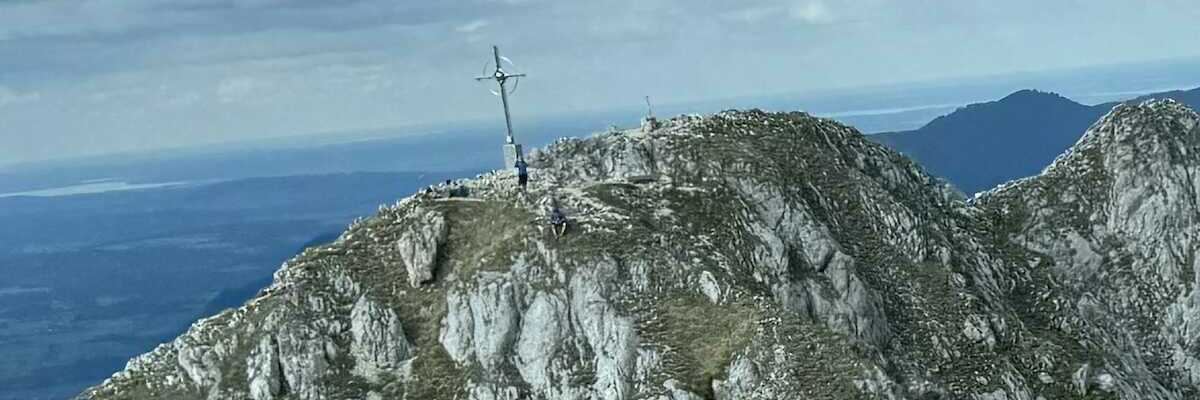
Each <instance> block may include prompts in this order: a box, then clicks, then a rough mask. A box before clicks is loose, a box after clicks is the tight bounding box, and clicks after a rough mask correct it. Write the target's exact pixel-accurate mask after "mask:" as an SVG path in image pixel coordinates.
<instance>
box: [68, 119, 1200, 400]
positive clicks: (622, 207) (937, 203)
mask: <svg viewBox="0 0 1200 400" xmlns="http://www.w3.org/2000/svg"><path fill="white" fill-rule="evenodd" d="M1142 121H1148V120H1147V119H1143V120H1142ZM1193 154H1195V153H1193ZM530 160H531V162H530V164H531V184H530V186H529V188H528V189H526V190H520V189H518V188H516V185H515V177H514V176H513V173H512V172H511V171H495V172H491V173H487V174H483V175H480V176H478V177H476V178H474V179H467V180H461V181H456V182H452V183H451V184H449V185H444V186H438V187H433V188H429V189H428V190H424V191H422V192H421V193H418V194H417V195H414V196H411V197H408V198H406V199H404V200H401V201H400V202H398V203H396V204H394V205H390V206H386V207H383V208H381V209H380V212H379V213H378V214H377V215H375V216H373V217H370V218H366V219H363V220H360V221H357V222H355V223H354V224H352V225H351V226H350V227H349V228H348V229H347V230H346V232H345V233H343V234H342V235H341V237H340V238H339V239H338V240H337V241H335V242H333V243H331V244H328V245H325V246H321V247H316V248H310V249H307V250H305V251H304V252H303V253H302V254H300V255H298V256H296V257H295V258H293V259H292V260H289V261H288V262H287V263H286V264H285V265H284V266H283V267H282V268H281V269H280V270H279V271H278V272H277V273H276V276H275V278H276V279H275V282H273V283H272V284H271V286H270V287H269V288H267V289H265V290H264V291H262V292H260V293H259V295H258V296H256V298H254V299H252V300H250V301H249V302H248V303H247V304H246V305H244V306H242V307H240V308H238V309H236V310H229V311H226V312H223V313H221V314H219V315H217V316H214V317H212V318H208V319H205V320H201V321H199V322H197V323H196V324H195V325H193V327H192V328H191V329H189V330H188V331H187V332H186V333H184V334H183V335H181V336H180V337H179V338H177V339H176V340H174V341H172V342H170V343H167V344H164V345H162V346H160V347H159V348H157V349H155V350H154V351H153V352H151V353H148V354H146V355H143V356H141V357H139V358H137V359H135V360H133V361H131V362H130V363H129V364H128V367H127V368H126V370H125V371H122V372H120V373H118V374H116V375H114V376H113V377H112V378H111V379H109V380H108V381H105V382H104V383H102V384H101V385H99V386H97V387H95V388H92V389H90V390H89V391H88V392H86V393H84V395H83V397H84V398H90V399H97V400H99V399H120V398H138V399H152V398H172V399H203V398H251V399H255V400H275V399H285V398H286V399H306V400H307V399H322V398H396V399H458V398H465V399H476V400H484V399H487V400H515V399H522V398H543V399H550V400H560V399H561V400H565V399H581V398H588V399H605V400H625V399H635V398H649V399H663V400H666V399H671V400H696V399H701V398H715V399H742V398H760V399H776V398H792V397H795V396H796V395H797V394H803V395H804V396H807V397H812V398H897V399H905V398H935V397H936V398H979V399H1002V398H1038V397H1045V398H1065V399H1070V398H1085V397H1086V396H1093V397H1094V396H1095V395H1100V396H1103V395H1106V394H1108V395H1116V396H1119V397H1122V398H1131V399H1133V398H1162V399H1175V398H1188V396H1190V395H1192V394H1195V393H1196V392H1195V390H1194V389H1192V388H1191V387H1190V386H1186V385H1188V383H1186V382H1188V381H1185V380H1183V378H1176V376H1177V375H1174V374H1176V373H1178V374H1184V373H1187V371H1191V370H1195V368H1194V367H1196V366H1200V360H1193V359H1192V358H1188V356H1187V353H1186V349H1192V348H1195V346H1200V344H1198V343H1193V342H1196V341H1197V340H1200V339H1194V338H1190V337H1180V335H1179V334H1177V333H1173V332H1190V331H1194V329H1192V328H1190V325H1187V324H1191V323H1193V322H1194V321H1192V320H1191V319H1187V318H1181V320H1182V321H1183V322H1176V321H1175V320H1171V319H1169V318H1172V317H1170V316H1169V315H1176V314H1169V315H1168V314H1166V313H1165V311H1164V312H1163V314H1154V313H1151V312H1149V311H1144V310H1141V309H1133V308H1130V307H1134V306H1135V305H1142V303H1135V301H1141V299H1152V300H1153V301H1154V302H1153V303H1147V304H1152V305H1154V306H1155V307H1158V306H1163V307H1166V306H1168V305H1172V304H1173V305H1174V306H1176V307H1192V306H1190V305H1188V304H1191V303H1186V302H1181V303H1179V304H1174V303H1170V301H1174V299H1175V297H1171V295H1173V294H1174V292H1172V291H1169V290H1165V289H1161V288H1163V287H1176V286H1172V285H1167V284H1161V285H1151V284H1150V283H1155V282H1143V281H1136V282H1133V283H1138V284H1141V286H1131V287H1138V288H1146V291H1145V292H1138V293H1135V294H1136V296H1134V295H1130V294H1129V293H1110V292H1107V291H1105V292H1103V294H1104V295H1105V297H1095V296H1093V295H1092V293H1090V292H1088V291H1087V289H1088V288H1087V287H1074V286H1072V287H1069V288H1065V289H1064V288H1063V287H1061V285H1060V284H1059V282H1061V281H1063V280H1064V279H1067V280H1069V281H1070V282H1086V281H1088V279H1089V278H1091V276H1089V275H1085V274H1082V273H1080V272H1078V270H1079V269H1084V268H1085V267H1086V268H1093V266H1092V264H1084V266H1082V267H1078V268H1076V269H1071V267H1070V266H1073V265H1075V264H1072V263H1073V262H1074V261H1072V260H1075V259H1079V260H1083V261H1081V262H1086V263H1091V262H1093V261H1092V260H1098V259H1101V258H1099V256H1093V254H1098V253H1099V251H1098V250H1097V251H1092V252H1087V251H1085V250H1086V249H1091V247H1081V246H1083V245H1080V243H1082V242H1081V241H1084V239H1081V238H1086V239H1091V238H1092V236H1080V235H1076V236H1070V235H1068V236H1061V235H1056V234H1053V233H1056V232H1044V233H1039V234H1038V235H1036V236H1026V235H1024V232H1027V231H1037V228H1038V227H1042V226H1045V225H1044V224H1042V223H1041V220H1037V222H1038V224H1032V223H1031V222H1030V220H1028V219H1023V216H1027V215H1037V214H1036V213H1027V212H1016V211H1013V210H1017V209H1018V207H1020V206H1022V205H1027V204H1032V203H1029V202H1021V201H1014V202H1012V203H1010V204H1009V203H1006V205H1005V206H1003V207H1000V206H998V205H999V203H1000V202H999V200H1000V197H989V198H988V200H989V201H983V202H979V203H977V204H966V203H964V202H962V201H960V200H959V199H958V198H957V197H955V196H953V195H952V194H950V193H949V192H948V191H947V190H945V187H944V186H943V185H941V184H940V183H939V182H938V181H937V180H935V179H933V178H931V177H929V176H928V175H926V174H925V173H923V172H922V171H921V170H920V168H918V167H917V166H916V165H915V164H914V163H912V162H911V161H910V160H908V159H906V158H904V157H901V156H899V155H897V154H896V153H894V152H892V151H889V150H887V149H886V148H884V147H882V146H880V145H877V144H874V143H871V142H869V141H867V140H865V139H864V137H863V136H862V135H860V134H859V133H858V132H857V131H855V130H854V129H852V128H849V127H846V126H843V125H840V124H838V123H836V122H833V121H830V120H826V119H819V118H814V117H811V116H809V115H807V114H804V113H798V112H797V113H768V112H762V111H757V110H751V111H727V112H722V113H718V114H715V115H711V116H705V117H700V116H683V117H676V118H673V119H670V120H668V121H666V122H665V123H664V124H663V125H662V127H661V128H659V129H655V130H650V131H643V130H625V131H620V130H614V131H610V132H605V133H600V134H597V135H594V136H592V137H588V138H574V139H563V140H560V141H557V142H555V143H553V144H551V145H550V146H547V147H545V148H543V149H539V150H537V151H535V152H533V153H532V154H531V155H530ZM1192 165H1193V166H1194V163H1192ZM1191 176H1200V174H1194V175H1191ZM1157 179H1159V175H1152V178H1151V181H1148V182H1147V183H1146V185H1145V187H1154V184H1156V183H1159V182H1160V181H1158V180H1157ZM1039 182H1040V181H1039ZM1018 189H1019V190H1018ZM1038 190H1040V189H1039V188H1034V187H1031V186H1027V185H1022V186H1017V187H1014V190H1013V191H1011V192H1009V193H1010V194H1012V197H1013V198H1016V199H1021V200H1028V199H1031V198H1035V196H1034V194H1036V193H1040V192H1038ZM1131 193H1132V192H1131ZM1160 195H1161V196H1164V197H1163V199H1165V200H1164V201H1163V202H1160V201H1158V200H1155V201H1150V202H1142V203H1138V204H1140V205H1141V206H1142V208H1141V209H1142V210H1144V214H1143V215H1148V216H1152V215H1155V214H1153V213H1154V212H1155V210H1162V209H1164V208H1162V207H1164V206H1163V204H1177V203H1182V201H1179V199H1181V198H1183V197H1182V196H1183V194H1181V193H1179V192H1163V193H1160ZM1076 197H1077V198H1079V197H1082V196H1076ZM1059 198H1065V196H1064V197H1056V199H1059ZM991 200H996V201H991ZM555 207H556V208H559V209H560V210H561V211H563V212H564V213H565V214H566V216H567V218H568V220H569V223H568V226H567V231H566V233H565V234H562V235H558V234H556V232H555V231H554V230H553V229H551V228H550V227H548V226H547V223H546V214H547V210H548V209H550V208H555ZM1053 209H1054V210H1058V209H1062V210H1069V209H1070V208H1067V207H1062V208H1053ZM1049 221H1050V222H1060V220H1058V219H1053V220H1049ZM1160 227H1161V228H1162V229H1160V231H1158V232H1165V233H1162V234H1161V235H1160V234H1159V233H1155V234H1150V233H1139V235H1140V236H1134V237H1123V238H1118V239H1113V238H1106V239H1108V240H1116V242H1115V243H1122V244H1129V246H1130V248H1134V247H1136V246H1135V245H1140V244H1147V245H1158V244H1161V243H1167V242H1166V241H1164V240H1162V238H1164V237H1166V236H1162V235H1167V234H1170V235H1175V236H1172V237H1185V238H1186V236H1180V234H1181V232H1195V230H1190V231H1189V230H1187V229H1191V228H1192V227H1191V226H1179V227H1176V226H1167V225H1160ZM1143 239H1144V241H1143ZM1104 243H1106V245H1108V246H1110V247H1109V248H1113V247H1112V246H1114V245H1113V243H1109V242H1104ZM1170 243H1172V244H1171V246H1191V245H1192V244H1193V243H1192V242H1184V241H1176V242H1170ZM1073 246H1074V247H1073ZM1087 246H1092V244H1091V243H1090V242H1089V244H1088V245H1087ZM1097 246H1099V245H1098V244H1097ZM1096 248H1097V249H1101V247H1096ZM1046 249H1074V250H1076V251H1074V252H1068V251H1057V250H1056V251H1046ZM1182 249H1186V247H1169V248H1163V251H1162V252H1160V253H1156V254H1159V256H1158V257H1157V258H1154V261H1155V262H1156V264H1154V265H1157V266H1160V267H1161V268H1164V269H1166V270H1170V271H1177V272H1178V273H1175V274H1174V275H1170V277H1171V279H1181V278H1180V277H1181V276H1182V275H1183V274H1182V272H1181V271H1184V270H1185V269H1184V268H1182V267H1181V265H1182V264H1183V263H1184V262H1186V261H1187V258H1186V257H1183V256H1177V255H1180V254H1185V253H1184V252H1183V250H1182ZM1193 249H1194V247H1193ZM1167 250H1170V251H1167ZM1172 255H1176V256H1174V257H1175V258H1171V257H1173V256H1172ZM1122 260H1125V259H1121V258H1118V259H1116V260H1115V261H1111V263H1120V262H1126V261H1122ZM1052 265H1063V266H1064V267H1063V268H1062V271H1061V272H1060V271H1059V270H1058V269H1055V268H1053V267H1049V266H1052ZM1119 267H1120V265H1116V266H1111V267H1107V268H1108V270H1104V271H1106V272H1108V271H1110V270H1111V271H1120V270H1121V269H1120V268H1119ZM1136 267H1138V268H1147V267H1146V266H1145V265H1142V264H1138V265H1136ZM1095 268H1101V269H1103V268H1105V264H1101V266H1099V267H1095ZM1108 273H1111V274H1116V272H1108ZM1058 274H1061V276H1060V275H1058ZM1172 282H1174V281H1172ZM1122 283H1124V282H1122ZM1114 287H1115V286H1114ZM1106 288H1107V286H1106ZM1106 290H1107V289H1106ZM1197 296H1200V294H1197ZM1097 299H1099V300H1097ZM1160 299H1168V300H1164V301H1167V303H1160V302H1158V301H1159V300H1160ZM1097 301H1109V302H1117V303H1118V304H1117V305H1116V306H1121V307H1126V308H1122V311H1124V312H1134V311H1136V312H1139V313H1140V314H1136V315H1138V316H1139V318H1143V319H1145V323H1144V324H1137V325H1133V326H1131V325H1129V324H1126V325H1122V324H1120V323H1117V322H1119V321H1117V322H1114V321H1112V320H1111V319H1110V318H1108V317H1109V316H1110V315H1109V314H1105V312H1106V311H1105V310H1107V309H1105V308H1102V307H1097V306H1096V305H1095V304H1096V302H1097ZM1120 302H1125V303H1120ZM1154 310H1165V308H1163V309H1160V308H1155V309H1154ZM1180 312H1181V313H1183V314H1182V315H1200V310H1191V309H1190V308H1188V309H1186V310H1183V311H1180ZM1193 319H1196V318H1193ZM1139 321H1141V320H1139ZM1164 321H1168V322H1164ZM1194 323H1195V324H1197V325H1198V326H1200V322H1194ZM1158 324H1167V325H1169V326H1171V327H1172V330H1171V331H1170V332H1165V333H1164V332H1157V331H1147V330H1146V329H1143V328H1142V327H1143V326H1150V327H1154V326H1159V325H1158ZM1092 327H1096V328H1095V329H1093V328H1092ZM1096 329H1112V330H1114V332H1112V333H1105V332H1104V331H1103V330H1100V331H1097V330H1096ZM1097 335H1099V336H1097ZM1145 335H1159V336H1155V337H1156V338H1159V337H1161V338H1164V339H1171V340H1176V341H1155V340H1148V341H1145V343H1142V342H1137V343H1127V342H1128V341H1130V340H1131V338H1140V337H1145ZM1171 335H1174V336H1171ZM1096 338H1099V339H1096ZM1189 340H1190V341H1191V342H1189ZM1177 342H1178V343H1182V346H1183V347H1182V348H1181V350H1179V352H1181V353H1180V354H1183V355H1184V356H1183V357H1182V358H1178V360H1182V361H1181V362H1183V363H1184V364H1180V365H1172V364H1163V362H1158V361H1156V360H1158V359H1157V358H1155V357H1152V356H1155V355H1159V354H1164V352H1167V353H1171V354H1175V353H1174V352H1175V350H1173V349H1168V348H1166V347H1165V346H1167V345H1168V344H1173V343H1177ZM1110 343H1118V344H1120V346H1114V345H1110ZM1131 353H1132V354H1133V355H1132V356H1131V355H1130V354H1131ZM1145 360H1150V361H1145ZM1168 360H1171V359H1168ZM1156 362H1157V363H1156ZM1164 362H1165V361H1164ZM1192 362H1194V363H1195V364H1188V363H1192ZM1164 371H1166V372H1164ZM1143 396H1145V397H1143Z"/></svg>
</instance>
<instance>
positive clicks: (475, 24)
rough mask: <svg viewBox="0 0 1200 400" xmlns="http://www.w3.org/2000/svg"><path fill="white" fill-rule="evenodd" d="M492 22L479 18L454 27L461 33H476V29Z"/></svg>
mask: <svg viewBox="0 0 1200 400" xmlns="http://www.w3.org/2000/svg"><path fill="white" fill-rule="evenodd" d="M490 24H491V23H490V22H488V21H486V20H482V19H477V20H474V21H471V22H468V23H465V24H462V25H459V26H456V27H454V30H455V31H456V32H461V33H474V32H475V31H478V30H480V29H483V28H485V27H487V26H488V25H490Z"/></svg>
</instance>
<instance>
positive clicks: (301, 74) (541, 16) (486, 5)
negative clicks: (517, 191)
mask: <svg viewBox="0 0 1200 400" xmlns="http://www.w3.org/2000/svg"><path fill="white" fill-rule="evenodd" d="M1047 3H1051V4H1047ZM1198 9H1200V8H1197V7H1195V6H1194V5H1193V4H1191V2H1190V1H1184V0H1160V1H1156V2H1153V3H1146V2H1140V1H1133V0H1125V1H1116V0H1097V1H1081V0H1063V1H1055V2H1044V1H1033V0H1014V1H1006V2H995V1H983V0H965V1H955V2H944V1H933V0H916V1H908V0H905V1H901V0H891V1H888V0H859V1H848V0H788V1H776V0H761V1H744V2H727V1H720V0H691V1H685V0H613V1H603V2H595V1H590V2H587V1H539V0H508V1H505V0H467V1H454V2H450V1H445V2H396V1H391V0H323V1H296V0H176V1H161V0H21V1H0V164H4V163H6V162H12V161H22V160H30V159H40V158H49V157H63V156H71V155H78V154H84V153H102V152H111V151H121V150H133V149H149V148H155V147H161V146H176V145H186V144H193V143H203V142H215V141H228V140H239V139H253V138H259V137H265V136H279V135H292V134H305V133H313V132H321V131H339V130H350V129H368V128H379V127H391V126H402V125H411V124H421V123H432V122H444V121H456V120H467V119H475V118H481V117H488V118H490V117H494V115H495V105H494V104H493V103H494V99H492V98H490V97H488V96H486V91H484V89H483V88H481V87H479V85H478V84H476V83H475V82H473V81H472V80H471V79H470V78H471V77H472V76H474V75H476V74H478V72H479V69H480V68H481V66H482V65H483V63H484V62H485V61H486V59H487V56H488V50H489V45H491V44H493V43H495V44H499V45H501V46H502V48H503V50H504V51H505V53H506V54H509V55H510V56H511V57H512V58H513V59H514V60H515V61H517V62H518V63H519V64H520V66H521V67H522V68H523V69H525V72H528V73H530V74H531V78H530V79H528V80H526V81H524V82H522V86H523V87H522V93H521V94H520V97H518V98H517V99H515V103H516V104H515V105H514V112H515V113H516V114H518V115H524V116H531V115H535V114H549V113H557V112H563V111H570V110H581V109H594V108H608V107H614V106H626V105H636V104H638V102H639V101H640V99H641V98H642V96H643V95H647V94H650V95H653V96H654V97H655V98H656V99H657V100H658V101H661V102H669V101H685V100H699V99H708V98H722V97H729V96H738V95H750V94H760V93H771V92H782V91H800V90H815V89H820V88H828V87H838V86H856V85H871V84H879V83H888V82H899V81H911V80H922V79H934V78H944V77H952V76H965V75H981V74H992V73H999V72H1005V71H1013V70H1030V69H1047V68H1059V67H1069V66H1081V65H1089V64H1100V63H1117V62H1127V61H1139V60H1147V59H1160V58H1169V57H1178V56H1190V55H1195V54H1196V53H1197V50H1196V47H1195V44H1194V38H1196V37H1200V24H1195V23H1194V21H1196V20H1197V17H1200V11H1198Z"/></svg>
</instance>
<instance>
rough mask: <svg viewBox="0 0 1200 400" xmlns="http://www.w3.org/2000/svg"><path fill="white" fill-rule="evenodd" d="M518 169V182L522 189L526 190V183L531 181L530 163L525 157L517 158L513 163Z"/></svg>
mask: <svg viewBox="0 0 1200 400" xmlns="http://www.w3.org/2000/svg"><path fill="white" fill-rule="evenodd" d="M513 167H515V168H516V169H517V184H518V185H521V190H525V185H526V184H528V183H529V164H527V163H526V162H525V159H524V158H517V163H516V164H515V165H513Z"/></svg>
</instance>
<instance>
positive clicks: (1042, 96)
mask: <svg viewBox="0 0 1200 400" xmlns="http://www.w3.org/2000/svg"><path fill="white" fill-rule="evenodd" d="M1033 99H1037V100H1049V99H1054V100H1058V101H1069V102H1072V103H1074V101H1072V100H1071V99H1068V98H1066V97H1063V96H1062V95H1060V94H1058V93H1054V92H1044V91H1041V90H1037V89H1021V90H1018V91H1015V92H1012V93H1010V94H1009V95H1008V96H1004V97H1003V98H1001V99H1000V100H998V101H997V102H1000V103H1004V102H1020V101H1029V100H1033Z"/></svg>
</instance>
